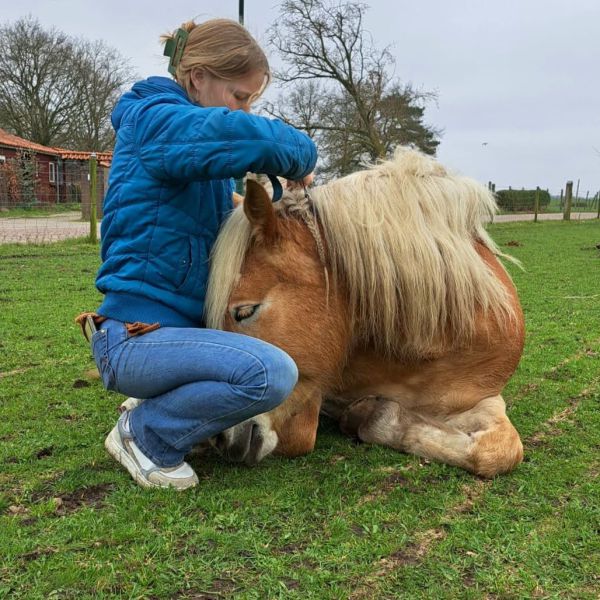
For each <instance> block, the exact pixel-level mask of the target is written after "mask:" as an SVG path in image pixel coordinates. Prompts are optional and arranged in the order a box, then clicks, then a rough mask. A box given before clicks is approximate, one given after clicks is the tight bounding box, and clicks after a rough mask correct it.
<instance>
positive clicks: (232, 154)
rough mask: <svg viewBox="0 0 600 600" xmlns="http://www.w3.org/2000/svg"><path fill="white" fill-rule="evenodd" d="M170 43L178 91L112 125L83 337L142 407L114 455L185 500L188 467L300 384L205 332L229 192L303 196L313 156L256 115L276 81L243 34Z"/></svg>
mask: <svg viewBox="0 0 600 600" xmlns="http://www.w3.org/2000/svg"><path fill="white" fill-rule="evenodd" d="M163 41H165V42H166V48H165V54H167V55H169V56H170V62H169V71H170V72H171V74H172V75H173V76H174V81H173V80H171V79H167V78H163V77H151V78H149V79H147V80H144V81H140V82H138V83H136V84H135V85H134V86H133V88H132V89H131V91H130V92H128V93H126V94H125V95H124V96H123V97H122V98H121V99H120V101H119V102H118V104H117V106H116V108H115V110H114V112H113V114H112V123H113V126H114V128H115V130H116V145H115V152H114V157H113V163H112V168H111V173H110V185H109V189H108V194H107V196H106V200H105V204H104V218H103V221H102V252H101V254H102V260H103V264H102V266H101V267H100V270H99V272H98V276H97V279H96V285H97V287H98V289H99V290H100V291H101V292H102V293H103V294H104V301H103V302H102V304H101V306H100V308H98V310H97V312H96V313H90V314H87V315H82V316H81V317H80V323H82V325H86V323H87V326H88V327H91V332H90V337H91V342H92V348H93V354H94V357H95V360H96V364H97V366H98V369H99V371H100V373H101V376H102V380H103V383H104V386H105V387H106V388H107V389H109V390H115V391H118V392H121V393H123V394H126V395H129V396H135V397H136V398H144V399H145V400H144V401H143V402H141V401H140V402H139V403H138V405H137V406H135V407H134V408H133V409H132V410H126V411H125V412H123V414H122V415H121V417H120V418H119V420H118V422H117V424H116V426H115V427H114V429H113V430H112V431H111V432H110V434H109V435H108V437H107V438H106V442H105V446H106V448H107V450H108V452H109V453H110V454H111V456H113V457H114V458H115V459H116V460H117V461H119V462H120V463H121V464H122V465H123V466H124V467H125V468H126V469H127V470H128V471H129V473H130V474H131V475H132V477H133V478H134V479H135V480H136V481H137V482H138V483H139V484H140V485H142V486H145V487H174V488H176V489H179V490H182V489H185V488H188V487H191V486H194V485H196V484H197V483H198V478H197V476H196V474H195V473H194V471H193V470H192V468H191V467H190V466H189V465H188V464H187V463H185V462H184V461H183V458H184V456H185V454H186V453H187V452H189V451H190V450H191V448H192V447H193V446H194V445H195V444H197V443H198V442H200V441H202V440H205V439H207V438H210V437H212V436H214V435H216V434H217V433H219V432H221V431H223V430H225V429H227V428H229V427H232V426H233V425H235V424H237V423H239V422H241V421H244V420H246V419H248V418H250V417H252V416H254V415H256V414H258V413H262V412H267V411H269V410H272V409H273V408H274V407H276V406H277V405H279V404H280V403H281V402H282V401H283V400H284V399H285V398H286V396H287V395H288V394H289V393H290V392H291V390H292V389H293V388H294V385H295V384H296V380H297V369H296V365H295V364H294V362H293V361H292V359H291V358H290V357H289V356H288V355H287V354H285V353H284V352H283V351H282V350H280V349H278V348H275V347H274V346H271V345H270V344H267V343H265V342H262V341H260V340H257V339H254V338H250V337H246V336H242V335H238V334H233V333H229V332H224V331H213V330H208V329H202V326H203V324H202V312H203V301H204V294H205V287H206V280H207V275H208V257H209V253H210V250H211V247H212V245H213V243H214V241H215V238H216V235H217V232H218V230H219V226H220V225H221V223H222V221H223V219H224V218H225V217H226V215H227V213H228V212H229V211H230V210H231V209H232V194H233V181H232V179H231V178H233V177H242V176H243V175H244V174H245V173H246V171H253V172H258V173H267V174H269V175H272V176H282V177H285V178H287V179H290V180H295V181H301V182H302V181H304V182H307V181H310V173H311V172H312V170H313V169H314V166H315V162H316V158H317V154H316V149H315V146H314V144H313V143H312V141H311V140H310V139H309V138H308V137H307V136H306V135H304V134H303V133H300V132H298V131H296V130H295V129H293V128H291V127H289V126H287V125H285V124H283V123H282V122H280V121H275V120H270V119H266V118H263V117H259V116H253V115H249V114H248V112H249V110H250V106H251V105H252V103H253V102H254V101H255V100H256V99H257V98H258V97H259V96H260V95H261V93H262V92H263V90H264V88H265V86H266V85H267V84H268V82H269V79H270V74H269V66H268V63H267V59H266V57H265V55H264V53H263V52H262V50H261V49H260V47H259V46H258V44H257V43H256V41H255V40H254V39H253V38H252V37H251V36H250V34H249V33H248V32H247V31H246V30H245V29H244V28H243V27H242V26H240V25H238V24H237V23H235V22H234V21H229V20H225V19H215V20H211V21H208V22H205V23H202V24H199V25H196V24H195V23H194V22H188V23H185V24H183V25H182V26H181V28H180V29H178V30H177V32H176V33H175V34H174V35H172V36H166V37H163ZM86 316H87V317H88V318H87V319H86ZM98 327H100V328H99V329H98ZM85 329H86V327H84V330H85ZM133 404H135V402H134V403H133Z"/></svg>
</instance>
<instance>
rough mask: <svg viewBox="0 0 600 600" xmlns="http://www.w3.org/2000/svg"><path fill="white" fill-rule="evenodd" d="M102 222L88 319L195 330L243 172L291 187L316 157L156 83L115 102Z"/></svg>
mask: <svg viewBox="0 0 600 600" xmlns="http://www.w3.org/2000/svg"><path fill="white" fill-rule="evenodd" d="M112 123H113V126H114V128H115V130H116V132H117V141H116V146H115V152H114V157H113V163H112V167H111V171H110V180H109V188H108V193H107V195H106V199H105V203H104V218H103V220H102V260H103V264H102V266H101V267H100V270H99V272H98V277H97V279H96V286H97V287H98V289H99V290H100V291H101V292H102V293H103V294H104V295H105V298H104V302H103V303H102V305H101V306H100V308H99V309H98V313H99V314H101V315H104V316H106V317H110V318H113V319H118V320H120V321H126V322H135V321H142V322H144V323H155V322H159V323H160V324H161V325H162V326H169V327H197V326H201V325H202V312H203V308H204V296H205V288H206V280H207V277H208V257H209V253H210V250H211V248H212V245H213V243H214V241H215V238H216V236H217V233H218V230H219V227H220V225H221V223H222V222H223V219H224V218H225V216H226V215H227V213H228V212H229V211H230V210H231V208H232V191H233V181H232V179H231V178H232V177H242V176H243V175H245V173H246V171H252V172H256V173H267V174H270V175H278V176H283V177H287V178H289V179H301V178H302V177H304V176H305V175H307V174H308V173H310V172H311V171H312V170H313V169H314V166H315V162H316V158H317V154H316V149H315V146H314V144H313V142H312V141H311V140H310V138H308V136H306V135H304V134H303V133H300V132H299V131H296V130H295V129H293V128H291V127H289V126H287V125H285V124H284V123H282V122H281V121H276V120H271V119H266V118H264V117H258V116H255V115H248V114H246V113H244V112H243V111H239V110H236V111H230V110H229V109H227V108H203V107H200V106H198V105H197V104H194V103H192V101H191V100H190V99H189V97H188V96H187V94H186V92H185V90H184V89H183V88H182V87H181V86H179V85H178V84H177V83H175V82H174V81H172V80H170V79H167V78H165V77H151V78H150V79H146V80H144V81H140V82H138V83H136V84H135V85H134V86H133V88H132V90H131V91H130V92H128V93H126V94H125V95H124V96H123V97H122V98H121V99H120V100H119V102H118V104H117V106H116V108H115V110H114V112H113V114H112Z"/></svg>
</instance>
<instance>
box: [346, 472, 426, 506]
mask: <svg viewBox="0 0 600 600" xmlns="http://www.w3.org/2000/svg"><path fill="white" fill-rule="evenodd" d="M398 487H401V488H405V489H407V490H409V491H415V488H414V487H413V486H412V484H411V481H410V479H408V478H407V477H406V475H404V474H403V473H402V472H400V471H394V472H392V473H391V474H390V475H388V476H387V477H386V478H385V479H384V480H383V481H381V482H380V483H379V484H378V489H376V490H375V491H373V492H371V493H369V494H366V495H365V496H363V497H362V498H360V499H359V500H358V502H357V506H362V505H363V504H367V503H368V502H373V501H374V500H376V499H378V498H381V497H382V496H387V495H388V494H389V493H390V492H391V491H392V490H394V489H396V488H398Z"/></svg>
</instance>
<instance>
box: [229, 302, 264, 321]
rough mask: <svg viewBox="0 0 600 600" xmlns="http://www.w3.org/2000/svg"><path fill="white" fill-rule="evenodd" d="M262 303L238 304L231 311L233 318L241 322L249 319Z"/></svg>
mask: <svg viewBox="0 0 600 600" xmlns="http://www.w3.org/2000/svg"><path fill="white" fill-rule="evenodd" d="M259 306H260V304H244V305H243V306H236V307H235V308H234V309H233V310H232V311H231V312H232V313H233V318H234V319H235V320H236V321H237V322H238V323H240V322H241V321H244V320H245V319H249V318H250V317H251V316H252V315H253V314H254V313H255V312H256V311H257V309H258V307H259Z"/></svg>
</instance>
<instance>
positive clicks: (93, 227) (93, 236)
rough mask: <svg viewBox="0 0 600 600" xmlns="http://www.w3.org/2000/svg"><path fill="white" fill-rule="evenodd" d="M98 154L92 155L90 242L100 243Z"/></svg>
mask: <svg viewBox="0 0 600 600" xmlns="http://www.w3.org/2000/svg"><path fill="white" fill-rule="evenodd" d="M96 166H97V165H96V153H95V152H92V153H91V154H90V242H92V244H96V243H97V242H98V225H97V220H96V192H97V189H98V188H97V178H98V171H97V168H96Z"/></svg>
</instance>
